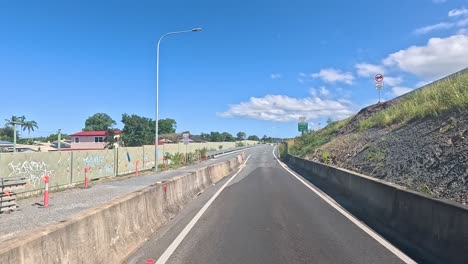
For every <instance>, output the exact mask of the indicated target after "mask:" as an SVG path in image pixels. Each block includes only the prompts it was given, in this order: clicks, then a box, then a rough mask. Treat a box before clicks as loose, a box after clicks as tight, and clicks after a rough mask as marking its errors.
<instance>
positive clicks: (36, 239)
mask: <svg viewBox="0 0 468 264" xmlns="http://www.w3.org/2000/svg"><path fill="white" fill-rule="evenodd" d="M242 160H243V155H241V156H239V157H236V158H233V159H231V160H228V161H226V162H223V163H219V164H216V165H212V166H209V167H205V168H202V169H198V170H196V171H193V172H191V173H188V174H185V175H182V176H179V177H176V178H174V179H171V180H170V181H168V182H163V183H157V184H154V185H153V186H150V187H147V188H145V189H142V190H139V191H137V192H134V193H131V194H129V195H126V196H124V197H122V198H119V199H116V200H114V201H112V202H110V203H108V204H105V205H103V206H100V207H97V208H93V209H89V210H86V211H84V212H82V213H80V214H79V215H77V216H74V217H71V218H69V219H67V220H64V221H62V222H60V223H58V224H54V225H50V226H47V227H44V228H41V229H39V230H35V231H34V232H30V233H31V234H28V235H23V236H20V237H17V238H14V239H11V240H9V241H6V242H5V243H3V244H2V247H1V249H0V263H44V264H46V263H119V262H121V261H122V260H123V259H124V258H125V257H126V256H127V255H128V254H129V253H131V252H132V251H133V250H135V249H136V248H137V247H138V246H139V245H140V244H141V243H142V242H144V241H145V239H147V238H148V237H149V236H150V235H151V234H152V233H153V232H154V231H156V230H158V228H160V227H161V226H162V225H163V224H164V223H166V222H167V221H168V220H169V219H170V218H171V217H172V216H174V215H175V214H177V213H178V212H179V210H180V209H181V208H182V207H183V206H184V205H185V204H187V203H188V202H189V201H191V200H192V199H193V198H194V197H196V195H197V194H198V193H200V192H201V191H203V190H204V189H206V188H208V187H209V186H210V185H212V184H213V183H216V182H217V181H219V180H220V179H222V178H223V177H225V176H227V175H228V174H229V173H231V172H233V171H234V170H235V169H236V168H238V167H239V166H240V164H241V162H242ZM164 185H166V186H167V192H164Z"/></svg>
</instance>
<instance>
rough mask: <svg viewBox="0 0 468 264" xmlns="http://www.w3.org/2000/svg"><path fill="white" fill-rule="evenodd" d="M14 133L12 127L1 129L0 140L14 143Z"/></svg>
mask: <svg viewBox="0 0 468 264" xmlns="http://www.w3.org/2000/svg"><path fill="white" fill-rule="evenodd" d="M14 133H15V131H14V130H13V127H11V126H5V127H3V128H0V140H7V141H12V140H13V135H14ZM16 133H18V132H16Z"/></svg>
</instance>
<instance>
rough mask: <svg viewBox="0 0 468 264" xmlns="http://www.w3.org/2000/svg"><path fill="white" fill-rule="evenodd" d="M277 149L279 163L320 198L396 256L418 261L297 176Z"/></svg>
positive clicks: (407, 261) (412, 261)
mask: <svg viewBox="0 0 468 264" xmlns="http://www.w3.org/2000/svg"><path fill="white" fill-rule="evenodd" d="M275 150H276V146H275V148H274V149H273V156H274V157H275V159H276V160H277V161H278V163H279V164H280V165H281V167H283V169H285V170H286V171H287V172H289V173H290V174H291V175H293V176H294V177H295V178H296V179H297V180H298V181H300V182H302V183H303V184H304V185H305V186H307V188H309V189H310V190H312V191H313V192H314V193H315V194H317V195H318V196H319V197H320V198H322V199H323V200H324V201H325V202H327V203H328V204H329V205H331V206H332V207H333V208H335V209H336V210H337V211H338V212H340V213H341V214H342V215H343V216H345V217H346V218H348V220H350V221H351V222H352V223H353V224H355V225H356V226H358V227H359V228H360V229H362V230H363V231H364V232H366V233H367V234H368V235H369V236H370V237H372V238H373V239H375V240H376V241H377V242H379V243H380V244H381V245H382V246H384V247H385V248H387V249H388V250H389V251H390V252H392V253H393V254H394V255H395V256H397V257H398V258H400V259H401V260H402V261H404V262H405V263H417V262H415V261H414V260H413V259H411V258H410V257H408V256H407V255H406V254H405V253H403V252H402V251H401V250H399V249H398V248H396V247H395V246H394V245H392V244H391V243H390V242H388V241H387V240H386V239H385V238H383V237H382V236H380V235H379V234H377V233H376V232H375V231H374V230H372V229H371V228H370V227H368V226H367V225H366V224H364V223H362V222H361V221H359V220H358V219H357V218H356V217H355V216H354V215H352V214H351V213H349V212H348V211H347V210H346V209H344V208H343V207H341V205H339V204H338V203H337V202H336V201H335V200H333V199H332V198H331V197H330V196H328V195H326V194H325V193H322V191H319V190H318V188H317V187H316V186H314V185H313V184H312V183H306V182H305V181H304V180H303V179H302V178H301V177H299V176H297V175H296V174H295V173H294V172H293V171H291V170H290V169H289V168H288V167H287V166H286V165H284V164H283V162H281V161H280V160H279V159H278V158H277V157H276V155H275Z"/></svg>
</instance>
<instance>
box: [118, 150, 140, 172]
mask: <svg viewBox="0 0 468 264" xmlns="http://www.w3.org/2000/svg"><path fill="white" fill-rule="evenodd" d="M117 154H118V155H117V165H118V166H117V174H118V175H122V174H127V173H134V172H135V170H136V166H137V164H138V168H139V169H141V166H142V165H143V148H142V147H120V148H118V149H117Z"/></svg>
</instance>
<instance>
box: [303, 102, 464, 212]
mask: <svg viewBox="0 0 468 264" xmlns="http://www.w3.org/2000/svg"><path fill="white" fill-rule="evenodd" d="M352 126H353V124H352V121H351V122H350V124H348V125H347V126H345V127H343V128H342V130H341V133H338V135H337V136H336V137H334V138H333V139H332V140H331V141H330V142H328V143H327V144H325V145H323V146H322V147H320V148H318V149H317V150H316V151H314V153H312V154H311V155H308V156H307V158H309V159H312V160H317V161H321V162H328V163H330V164H333V165H335V166H338V167H341V168H346V169H349V170H353V171H357V172H360V173H363V174H366V175H369V176H373V177H377V178H379V179H383V180H386V181H390V182H393V183H396V184H399V185H403V186H406V187H408V188H410V189H413V190H417V191H420V192H424V193H426V194H429V195H432V196H434V197H439V198H447V199H451V200H454V201H457V202H460V203H464V204H466V203H468V112H467V111H463V112H456V113H450V114H445V115H442V116H439V117H437V118H425V119H422V120H417V121H415V122H411V123H408V124H405V125H404V126H401V127H393V128H391V129H369V130H367V131H361V132H351V133H346V130H349V129H350V127H352ZM323 157H329V158H327V159H326V160H324V158H323Z"/></svg>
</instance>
